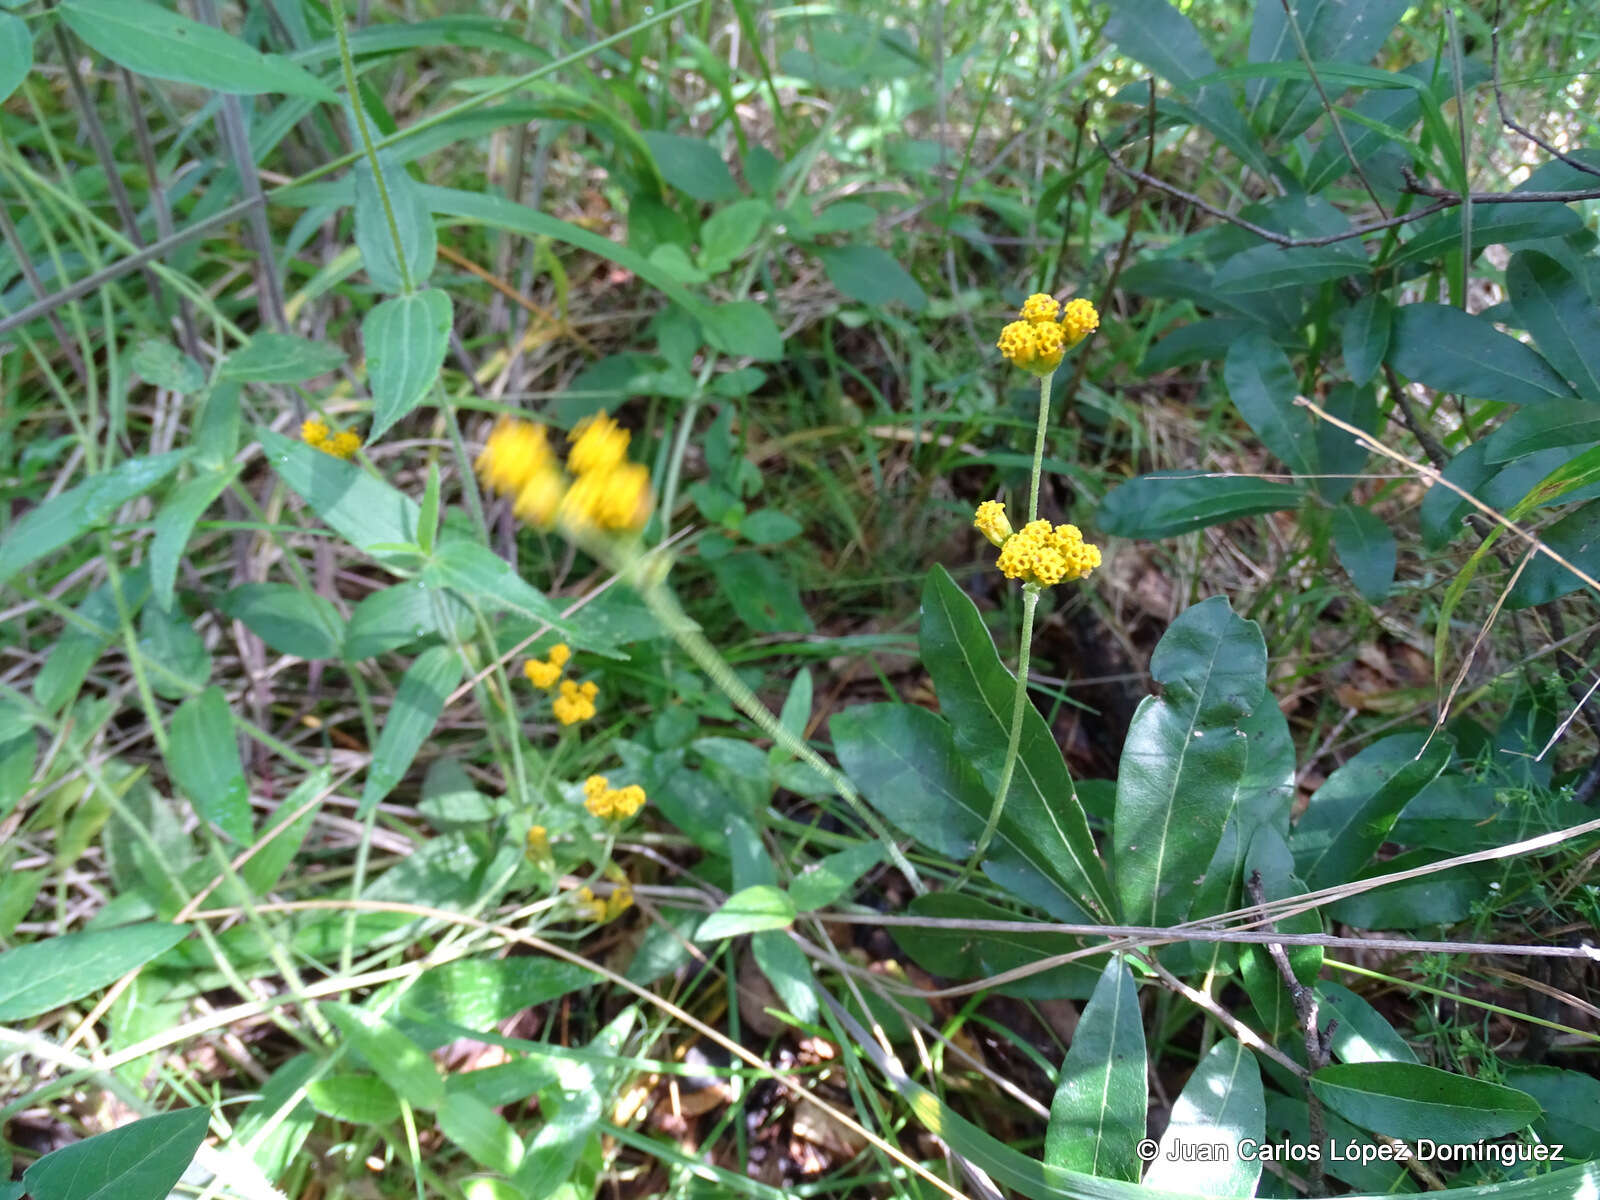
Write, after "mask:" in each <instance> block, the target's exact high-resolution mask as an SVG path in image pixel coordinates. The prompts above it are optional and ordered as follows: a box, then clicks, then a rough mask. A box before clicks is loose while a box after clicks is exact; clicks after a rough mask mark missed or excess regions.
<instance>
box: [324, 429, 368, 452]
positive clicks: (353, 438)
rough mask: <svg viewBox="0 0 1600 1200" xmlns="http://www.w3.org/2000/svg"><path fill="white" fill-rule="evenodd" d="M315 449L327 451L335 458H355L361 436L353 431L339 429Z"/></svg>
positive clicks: (359, 447)
mask: <svg viewBox="0 0 1600 1200" xmlns="http://www.w3.org/2000/svg"><path fill="white" fill-rule="evenodd" d="M317 448H318V449H319V450H325V451H327V452H328V453H329V454H331V455H333V456H334V457H335V458H344V459H351V458H354V457H355V456H356V451H357V450H359V449H361V435H360V434H359V433H357V432H355V430H353V429H341V430H340V431H339V432H338V433H336V434H334V435H333V436H332V437H330V438H329V439H328V440H327V441H325V442H323V443H322V445H320V446H319V447H317Z"/></svg>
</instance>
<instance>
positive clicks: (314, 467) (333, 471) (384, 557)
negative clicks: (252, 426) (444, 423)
mask: <svg viewBox="0 0 1600 1200" xmlns="http://www.w3.org/2000/svg"><path fill="white" fill-rule="evenodd" d="M255 433H256V437H258V438H259V439H260V440H261V446H262V448H263V449H264V450H265V451H266V452H267V461H268V462H270V463H271V464H272V467H273V470H275V471H277V473H278V478H280V479H282V480H283V482H284V483H286V484H287V485H288V486H289V487H290V488H291V489H292V490H293V491H294V492H296V493H297V494H298V495H299V496H300V498H301V499H302V500H304V501H305V502H306V503H307V504H309V505H311V507H312V508H313V509H315V510H316V512H317V515H318V516H320V517H321V518H322V519H323V520H324V521H326V522H327V523H328V525H329V526H330V527H332V529H333V530H334V531H335V532H336V533H338V534H339V535H340V536H341V537H343V538H344V539H345V541H347V542H349V543H350V544H351V545H352V546H354V547H355V548H356V549H358V550H365V551H366V552H367V553H368V554H369V555H371V556H372V557H373V558H375V559H377V560H378V561H379V562H380V563H386V562H394V561H397V560H398V561H407V560H408V559H409V558H410V556H409V555H407V554H405V553H404V552H403V551H398V550H375V549H369V547H374V546H385V545H397V544H401V543H414V542H415V541H416V539H417V529H418V522H419V518H420V515H421V514H420V512H419V510H418V508H417V502H416V501H415V500H413V499H411V497H409V496H406V495H404V494H402V493H401V492H398V491H396V490H395V489H394V488H392V487H390V486H389V485H388V484H387V483H385V482H384V481H383V480H381V479H379V478H378V477H377V476H375V475H369V474H368V473H367V472H366V471H365V470H363V469H362V467H361V465H360V464H359V463H353V462H340V461H339V460H338V459H337V458H334V457H333V455H331V454H324V453H323V452H322V451H321V450H318V449H317V448H316V447H315V446H308V445H306V444H305V443H304V442H301V441H296V440H294V439H293V438H287V437H284V436H283V434H281V433H275V432H273V431H272V430H270V429H265V428H260V427H258V428H257V429H256V431H255Z"/></svg>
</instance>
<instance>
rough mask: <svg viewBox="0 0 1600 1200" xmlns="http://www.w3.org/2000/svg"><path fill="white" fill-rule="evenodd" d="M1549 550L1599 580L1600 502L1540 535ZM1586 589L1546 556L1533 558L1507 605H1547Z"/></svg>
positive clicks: (1595, 502) (1580, 510) (1514, 588)
mask: <svg viewBox="0 0 1600 1200" xmlns="http://www.w3.org/2000/svg"><path fill="white" fill-rule="evenodd" d="M1540 537H1541V540H1542V541H1543V542H1544V544H1545V545H1547V546H1549V547H1550V549H1552V550H1554V551H1555V552H1556V553H1557V554H1559V555H1561V556H1562V557H1563V558H1565V559H1566V560H1567V561H1568V562H1570V563H1572V564H1573V565H1574V566H1576V567H1577V568H1578V569H1579V570H1581V571H1584V572H1587V573H1588V574H1589V575H1590V576H1592V577H1600V500H1593V501H1590V502H1589V503H1588V504H1585V505H1584V506H1583V507H1582V508H1579V509H1577V510H1575V511H1574V512H1570V513H1568V514H1567V515H1566V516H1564V517H1562V518H1561V519H1560V520H1559V521H1557V522H1556V523H1555V524H1554V525H1552V526H1550V527H1549V528H1548V529H1546V530H1544V532H1543V533H1542V534H1541V535H1540ZM1585 586H1587V585H1586V584H1584V583H1583V581H1582V580H1580V579H1579V578H1578V577H1577V576H1576V575H1574V574H1573V573H1572V572H1571V571H1569V570H1568V569H1567V568H1566V567H1564V566H1562V565H1561V564H1560V563H1558V562H1556V561H1555V560H1554V559H1553V558H1550V557H1549V556H1548V555H1544V554H1536V555H1534V556H1533V559H1532V561H1530V562H1529V563H1528V565H1527V566H1526V567H1525V568H1523V572H1522V576H1521V578H1519V579H1518V580H1517V582H1516V585H1515V586H1514V587H1512V589H1511V595H1510V596H1509V597H1507V599H1506V603H1507V604H1508V605H1509V606H1510V607H1512V608H1529V607H1531V606H1533V605H1535V604H1546V603H1548V602H1550V601H1551V600H1555V599H1557V598H1558V597H1561V596H1565V595H1567V594H1569V593H1571V592H1575V591H1577V590H1578V589H1579V588H1582V587H1585Z"/></svg>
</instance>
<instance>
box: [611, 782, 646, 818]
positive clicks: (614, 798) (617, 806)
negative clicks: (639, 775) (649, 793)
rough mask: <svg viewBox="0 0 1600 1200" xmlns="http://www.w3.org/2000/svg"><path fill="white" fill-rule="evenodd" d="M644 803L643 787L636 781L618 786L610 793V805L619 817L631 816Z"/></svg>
mask: <svg viewBox="0 0 1600 1200" xmlns="http://www.w3.org/2000/svg"><path fill="white" fill-rule="evenodd" d="M644 804H645V794H644V789H643V788H642V787H640V786H639V785H638V784H637V783H630V784H629V785H628V786H627V787H625V788H619V789H618V790H617V791H615V792H613V793H612V794H611V807H612V808H613V809H614V810H615V811H616V814H617V816H619V817H631V816H633V815H634V813H636V812H638V811H639V810H640V809H641V808H643V807H644Z"/></svg>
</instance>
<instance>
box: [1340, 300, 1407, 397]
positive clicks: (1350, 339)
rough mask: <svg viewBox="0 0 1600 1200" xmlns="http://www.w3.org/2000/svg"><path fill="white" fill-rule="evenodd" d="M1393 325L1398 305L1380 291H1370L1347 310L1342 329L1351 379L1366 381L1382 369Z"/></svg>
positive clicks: (1346, 370) (1346, 361)
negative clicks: (1390, 301)
mask: <svg viewBox="0 0 1600 1200" xmlns="http://www.w3.org/2000/svg"><path fill="white" fill-rule="evenodd" d="M1393 329H1394V305H1392V304H1390V303H1389V301H1388V300H1386V299H1385V298H1384V297H1382V296H1380V295H1379V294H1378V293H1377V292H1368V293H1367V294H1366V295H1364V296H1362V297H1361V299H1359V300H1357V301H1356V302H1355V303H1354V304H1352V305H1351V306H1350V308H1349V310H1348V311H1346V313H1345V316H1344V323H1343V325H1342V326H1341V330H1340V332H1341V335H1342V339H1343V346H1344V369H1345V372H1346V373H1347V374H1348V375H1349V376H1350V379H1351V382H1353V383H1366V382H1367V381H1368V380H1370V379H1371V378H1372V377H1373V376H1374V375H1376V374H1377V373H1378V368H1379V367H1380V366H1382V365H1383V360H1384V357H1385V356H1386V355H1387V354H1388V353H1389V338H1390V336H1391V334H1392V332H1393Z"/></svg>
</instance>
